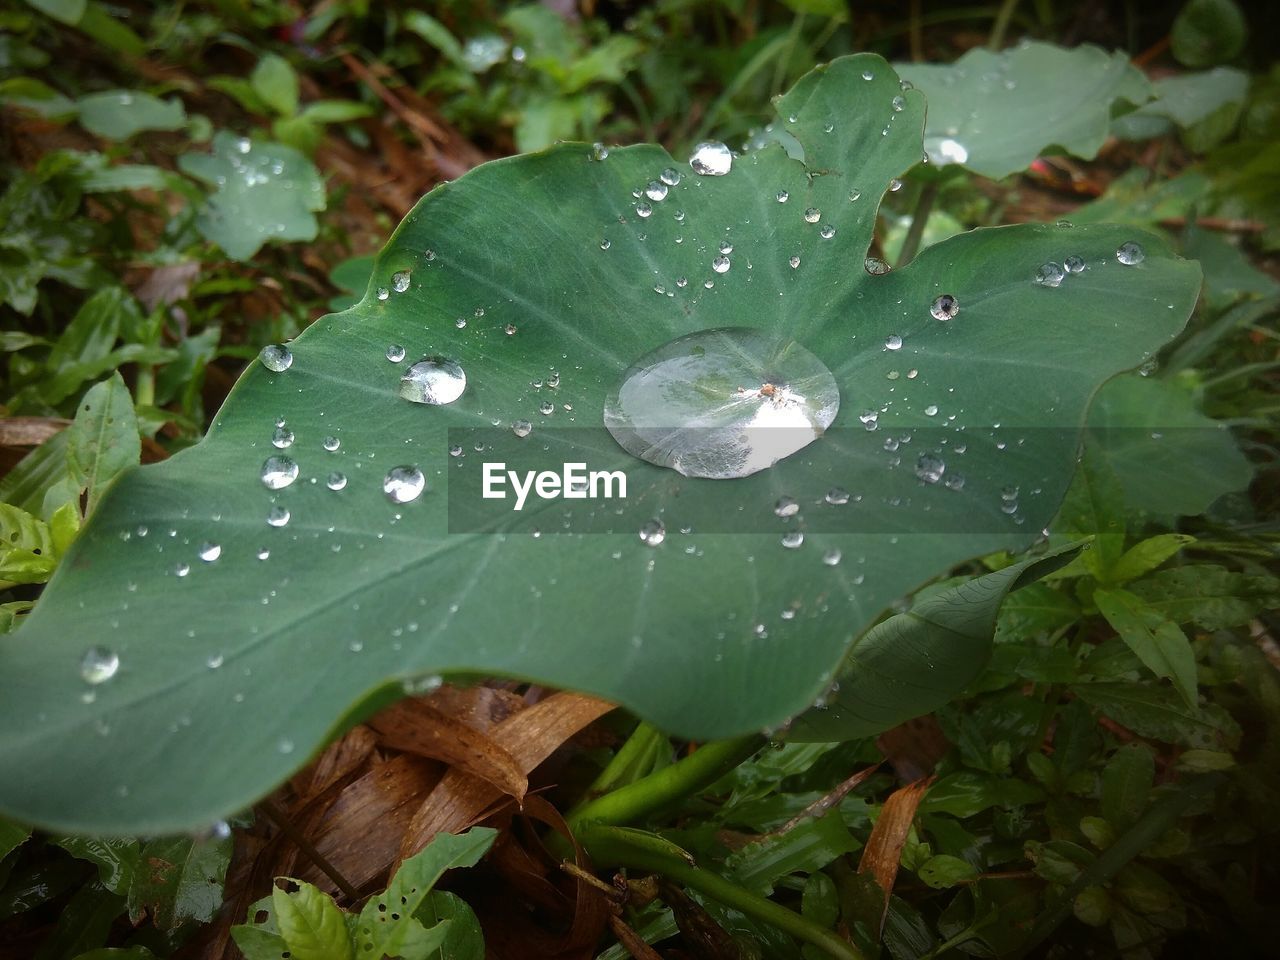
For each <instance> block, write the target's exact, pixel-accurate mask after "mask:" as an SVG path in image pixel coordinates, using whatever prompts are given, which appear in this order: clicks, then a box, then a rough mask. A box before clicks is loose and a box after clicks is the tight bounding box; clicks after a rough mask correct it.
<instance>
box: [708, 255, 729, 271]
mask: <svg viewBox="0 0 1280 960" xmlns="http://www.w3.org/2000/svg"><path fill="white" fill-rule="evenodd" d="M729 266H730V264H729V258H728V257H726V256H724V255H723V254H721V255H720V256H718V257H716V258H715V259H714V260H712V261H711V269H712V270H714V271H715V272H716V273H727V272H728V271H729Z"/></svg>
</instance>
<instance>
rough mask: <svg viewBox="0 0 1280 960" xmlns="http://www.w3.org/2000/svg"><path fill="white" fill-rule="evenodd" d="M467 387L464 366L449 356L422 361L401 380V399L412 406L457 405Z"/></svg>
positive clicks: (428, 358)
mask: <svg viewBox="0 0 1280 960" xmlns="http://www.w3.org/2000/svg"><path fill="white" fill-rule="evenodd" d="M466 387H467V375H466V373H464V372H463V369H462V367H461V366H459V365H458V364H457V363H455V362H454V361H452V360H449V359H446V358H445V357H427V358H426V359H425V360H419V361H418V362H417V363H415V364H414V365H413V366H411V367H410V368H409V369H408V370H406V371H405V373H404V376H403V377H401V378H400V396H401V397H403V398H404V399H405V400H409V401H411V402H412V403H430V404H434V405H436V406H439V405H442V404H446V403H453V401H455V400H457V399H458V398H459V397H460V396H462V391H463V390H465V389H466Z"/></svg>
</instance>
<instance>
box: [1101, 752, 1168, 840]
mask: <svg viewBox="0 0 1280 960" xmlns="http://www.w3.org/2000/svg"><path fill="white" fill-rule="evenodd" d="M1155 776H1156V760H1155V756H1154V754H1152V752H1151V751H1150V750H1149V749H1148V748H1147V747H1145V746H1143V745H1142V744H1140V743H1130V744H1128V745H1126V746H1123V747H1121V748H1120V749H1119V750H1117V751H1116V752H1115V753H1113V754H1112V755H1111V759H1110V760H1108V761H1107V765H1106V766H1105V767H1104V768H1103V770H1102V815H1103V816H1104V817H1106V818H1107V821H1108V822H1109V823H1110V824H1111V825H1112V826H1113V827H1115V828H1116V830H1117V831H1123V830H1127V829H1128V828H1129V827H1131V826H1132V825H1133V824H1134V823H1135V822H1136V821H1137V819H1138V818H1139V817H1140V816H1142V811H1143V810H1144V809H1145V808H1146V806H1147V798H1148V797H1149V796H1150V795H1151V787H1152V785H1153V784H1154V783H1155Z"/></svg>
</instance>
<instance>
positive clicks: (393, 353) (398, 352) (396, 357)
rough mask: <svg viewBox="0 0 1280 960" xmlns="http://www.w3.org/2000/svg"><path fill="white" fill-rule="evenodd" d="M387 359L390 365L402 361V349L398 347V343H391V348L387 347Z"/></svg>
mask: <svg viewBox="0 0 1280 960" xmlns="http://www.w3.org/2000/svg"><path fill="white" fill-rule="evenodd" d="M387 359H388V360H390V361H391V362H392V363H399V362H400V361H401V360H403V359H404V347H402V346H400V344H398V343H393V344H392V345H391V346H389V347H387Z"/></svg>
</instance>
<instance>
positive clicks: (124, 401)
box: [67, 373, 142, 513]
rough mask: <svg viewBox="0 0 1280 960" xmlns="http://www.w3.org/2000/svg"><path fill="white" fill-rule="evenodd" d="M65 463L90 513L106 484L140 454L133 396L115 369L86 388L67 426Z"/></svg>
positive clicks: (140, 448) (140, 443)
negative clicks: (74, 416) (85, 491)
mask: <svg viewBox="0 0 1280 960" xmlns="http://www.w3.org/2000/svg"><path fill="white" fill-rule="evenodd" d="M67 443H68V446H67V465H68V467H69V468H70V470H71V476H72V477H74V478H75V481H76V482H77V483H78V484H80V486H81V487H83V488H84V489H85V490H87V491H88V496H89V500H88V510H87V512H88V513H92V512H93V510H94V508H95V507H96V506H97V504H98V500H99V499H100V498H101V497H102V493H103V491H104V490H105V489H106V487H107V485H108V484H109V483H110V482H111V481H112V480H114V479H115V478H116V477H117V476H118V475H119V474H120V473H121V472H122V471H124V470H125V469H127V468H129V467H132V466H135V465H136V464H137V463H138V459H139V458H140V457H141V456H142V440H141V438H140V437H139V435H138V418H137V416H136V415H135V414H134V412H133V397H131V396H130V395H129V388H128V387H127V386H125V382H124V378H122V377H121V376H120V374H119V373H114V374H112V375H111V379H109V380H103V381H102V382H101V383H98V384H95V385H94V386H92V387H90V388H89V391H88V392H87V393H86V394H85V395H84V397H83V398H82V399H81V400H80V403H79V405H78V406H77V407H76V418H75V420H73V421H72V423H71V426H70V428H68V430H67Z"/></svg>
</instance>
